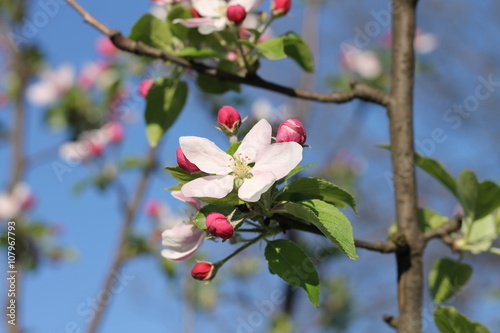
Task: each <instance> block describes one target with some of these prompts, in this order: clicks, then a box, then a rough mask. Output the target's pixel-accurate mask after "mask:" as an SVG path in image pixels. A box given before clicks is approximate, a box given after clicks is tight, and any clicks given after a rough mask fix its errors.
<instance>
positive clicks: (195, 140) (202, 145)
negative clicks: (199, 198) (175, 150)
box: [179, 136, 232, 196]
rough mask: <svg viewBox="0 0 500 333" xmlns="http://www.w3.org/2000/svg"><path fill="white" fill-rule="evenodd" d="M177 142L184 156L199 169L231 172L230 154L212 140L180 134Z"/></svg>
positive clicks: (220, 172) (218, 172) (207, 171)
mask: <svg viewBox="0 0 500 333" xmlns="http://www.w3.org/2000/svg"><path fill="white" fill-rule="evenodd" d="M179 144H180V146H181V149H182V152H183V153H184V155H186V158H187V159H188V160H189V161H190V162H191V163H193V164H195V165H196V166H197V167H198V168H199V169H200V170H201V171H204V172H206V173H214V174H216V175H227V174H228V173H230V172H231V170H232V169H231V167H232V163H231V162H230V161H231V156H229V155H228V154H226V153H225V152H224V151H222V150H221V149H220V148H219V147H217V145H216V144H215V143H213V142H212V141H210V140H208V139H205V138H200V137H197V136H182V137H180V138H179ZM188 196H189V195H188Z"/></svg>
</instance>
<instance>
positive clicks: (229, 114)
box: [217, 105, 241, 135]
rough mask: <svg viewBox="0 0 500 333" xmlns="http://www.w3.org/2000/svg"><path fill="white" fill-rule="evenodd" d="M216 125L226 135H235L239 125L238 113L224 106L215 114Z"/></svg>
mask: <svg viewBox="0 0 500 333" xmlns="http://www.w3.org/2000/svg"><path fill="white" fill-rule="evenodd" d="M217 123H218V124H219V127H220V129H221V130H222V132H224V134H226V135H235V134H236V133H237V132H238V129H239V128H240V125H241V116H240V113H239V112H238V111H237V110H236V109H235V108H233V107H232V106H229V105H225V106H223V107H222V108H221V109H220V110H219V113H218V114H217Z"/></svg>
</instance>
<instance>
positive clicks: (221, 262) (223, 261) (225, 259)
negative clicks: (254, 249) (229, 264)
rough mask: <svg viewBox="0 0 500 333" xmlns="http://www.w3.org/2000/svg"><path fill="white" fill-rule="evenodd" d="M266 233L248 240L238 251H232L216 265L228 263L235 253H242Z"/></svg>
mask: <svg viewBox="0 0 500 333" xmlns="http://www.w3.org/2000/svg"><path fill="white" fill-rule="evenodd" d="M265 235H266V234H265V233H262V234H261V235H259V236H257V237H255V238H254V239H252V240H250V241H248V243H246V244H245V245H243V246H241V247H240V248H238V249H237V250H236V251H234V252H233V253H231V254H230V255H228V256H227V257H226V258H224V259H222V260H219V261H218V262H216V263H215V264H214V265H215V266H216V267H221V266H222V265H224V264H225V263H226V261H228V260H229V259H231V258H232V257H234V256H235V255H237V254H238V253H240V252H241V251H243V250H244V249H246V248H247V247H250V246H251V245H253V244H255V243H257V242H258V241H259V240H261V239H262V238H264V236H265Z"/></svg>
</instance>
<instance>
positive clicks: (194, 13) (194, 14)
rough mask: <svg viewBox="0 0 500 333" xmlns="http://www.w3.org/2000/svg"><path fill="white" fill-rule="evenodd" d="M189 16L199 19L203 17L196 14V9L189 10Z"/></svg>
mask: <svg viewBox="0 0 500 333" xmlns="http://www.w3.org/2000/svg"><path fill="white" fill-rule="evenodd" d="M191 16H193V17H194V18H200V17H203V16H201V15H200V13H198V11H197V10H196V9H194V7H193V8H191Z"/></svg>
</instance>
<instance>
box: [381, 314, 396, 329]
mask: <svg viewBox="0 0 500 333" xmlns="http://www.w3.org/2000/svg"><path fill="white" fill-rule="evenodd" d="M382 319H383V320H384V321H385V322H386V324H387V325H389V327H391V328H394V329H397V328H398V318H396V317H394V316H391V315H388V314H386V315H384V316H383V317H382Z"/></svg>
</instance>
